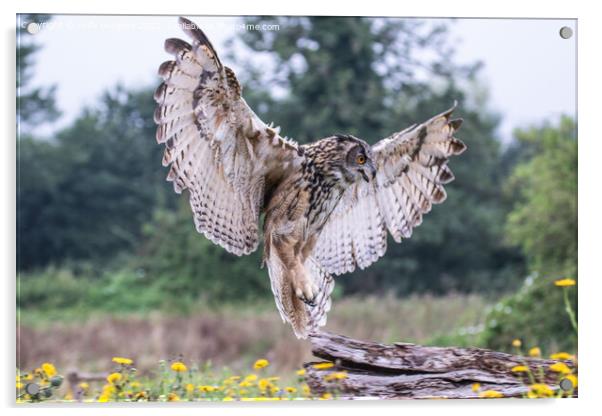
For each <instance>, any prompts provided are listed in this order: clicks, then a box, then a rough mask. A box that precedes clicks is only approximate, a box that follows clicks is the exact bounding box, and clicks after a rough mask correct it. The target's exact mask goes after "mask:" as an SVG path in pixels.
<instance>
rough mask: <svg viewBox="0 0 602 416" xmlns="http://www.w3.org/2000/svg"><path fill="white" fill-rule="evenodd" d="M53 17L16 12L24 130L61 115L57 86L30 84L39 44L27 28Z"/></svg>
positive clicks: (19, 97) (19, 99) (20, 112)
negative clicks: (57, 98)
mask: <svg viewBox="0 0 602 416" xmlns="http://www.w3.org/2000/svg"><path fill="white" fill-rule="evenodd" d="M50 18H51V17H50V16H49V15H45V14H20V15H17V123H18V125H19V126H20V128H21V131H22V132H23V133H24V132H27V131H29V130H31V128H33V127H36V126H38V125H40V124H42V123H46V122H51V121H54V120H56V119H57V118H58V117H59V115H60V112H59V111H58V109H57V107H56V101H55V93H56V86H55V85H53V86H50V87H40V86H32V85H31V80H32V76H33V72H32V71H33V68H34V59H35V54H36V52H38V51H39V49H40V46H39V45H38V44H37V43H35V42H34V35H32V34H30V33H29V32H27V29H26V27H27V24H28V23H32V22H35V23H38V22H48V21H50Z"/></svg>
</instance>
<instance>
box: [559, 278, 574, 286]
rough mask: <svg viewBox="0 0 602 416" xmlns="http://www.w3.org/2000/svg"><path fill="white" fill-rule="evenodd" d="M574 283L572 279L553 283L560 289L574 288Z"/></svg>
mask: <svg viewBox="0 0 602 416" xmlns="http://www.w3.org/2000/svg"><path fill="white" fill-rule="evenodd" d="M575 283H576V282H575V280H573V279H560V280H556V281H555V282H554V284H555V285H556V286H560V287H567V286H575Z"/></svg>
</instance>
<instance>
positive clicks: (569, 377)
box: [564, 374, 578, 388]
mask: <svg viewBox="0 0 602 416" xmlns="http://www.w3.org/2000/svg"><path fill="white" fill-rule="evenodd" d="M564 378H566V379H567V380H569V381H570V382H571V383H572V384H573V388H576V387H577V384H578V383H577V376H576V375H574V374H568V375H566V376H565V377H564Z"/></svg>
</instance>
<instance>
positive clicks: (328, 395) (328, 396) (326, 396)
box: [320, 393, 332, 400]
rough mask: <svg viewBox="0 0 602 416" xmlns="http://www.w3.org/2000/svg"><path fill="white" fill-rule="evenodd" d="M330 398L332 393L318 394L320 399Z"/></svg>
mask: <svg viewBox="0 0 602 416" xmlns="http://www.w3.org/2000/svg"><path fill="white" fill-rule="evenodd" d="M331 399H332V394H330V393H324V394H322V395H321V396H320V400H331Z"/></svg>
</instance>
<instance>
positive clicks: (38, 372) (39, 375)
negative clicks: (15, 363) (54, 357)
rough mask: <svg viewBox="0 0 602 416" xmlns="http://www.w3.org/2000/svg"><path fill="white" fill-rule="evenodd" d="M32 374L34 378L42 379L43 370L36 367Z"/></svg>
mask: <svg viewBox="0 0 602 416" xmlns="http://www.w3.org/2000/svg"><path fill="white" fill-rule="evenodd" d="M33 373H34V374H35V375H36V377H42V376H43V375H44V370H42V369H41V368H39V367H38V368H36V369H35V370H33Z"/></svg>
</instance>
